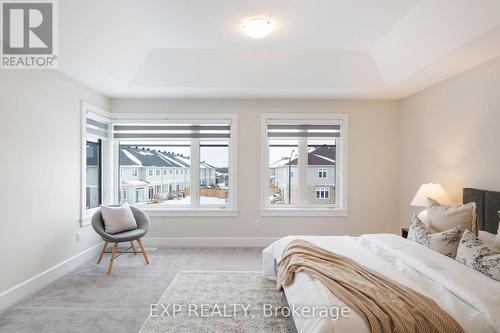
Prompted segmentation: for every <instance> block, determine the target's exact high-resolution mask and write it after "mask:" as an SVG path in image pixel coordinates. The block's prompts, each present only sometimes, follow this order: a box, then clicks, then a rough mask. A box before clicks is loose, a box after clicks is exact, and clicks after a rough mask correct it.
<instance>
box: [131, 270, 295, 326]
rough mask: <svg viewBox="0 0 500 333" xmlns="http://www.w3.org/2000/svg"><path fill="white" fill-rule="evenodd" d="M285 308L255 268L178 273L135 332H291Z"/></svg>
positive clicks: (272, 287)
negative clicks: (139, 328) (283, 309)
mask: <svg viewBox="0 0 500 333" xmlns="http://www.w3.org/2000/svg"><path fill="white" fill-rule="evenodd" d="M285 306H287V303H286V299H285V296H284V294H283V293H282V292H278V291H276V288H275V282H273V281H269V280H267V279H266V278H264V277H263V276H262V273H259V272H179V273H177V275H176V277H175V279H174V280H173V281H172V283H171V284H170V286H169V287H168V288H167V290H166V291H165V294H164V295H163V296H162V297H161V299H160V300H159V301H158V303H157V304H154V305H152V311H151V315H150V316H149V318H148V319H147V320H146V322H145V323H144V325H143V326H142V328H141V331H140V332H141V333H153V332H155V333H156V332H158V333H159V332H190V333H198V332H200V333H201V332H239V333H245V332H248V333H256V332H270V333H271V332H295V326H294V324H293V319H292V318H291V317H283V316H282V315H281V311H280V309H281V308H282V307H285ZM264 307H266V308H264ZM270 309H272V310H270ZM271 313H272V314H273V315H270V314H271ZM276 313H277V315H275V314H276Z"/></svg>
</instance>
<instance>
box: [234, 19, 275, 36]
mask: <svg viewBox="0 0 500 333" xmlns="http://www.w3.org/2000/svg"><path fill="white" fill-rule="evenodd" d="M275 25H276V23H275V22H274V20H273V19H272V18H270V17H249V18H247V19H245V20H244V21H243V22H242V23H241V29H242V30H243V32H245V33H246V34H247V35H248V36H250V37H252V38H263V37H266V36H267V35H269V34H270V33H271V31H273V29H274V26H275Z"/></svg>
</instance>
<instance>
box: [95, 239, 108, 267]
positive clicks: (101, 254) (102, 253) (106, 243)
mask: <svg viewBox="0 0 500 333" xmlns="http://www.w3.org/2000/svg"><path fill="white" fill-rule="evenodd" d="M108 243H109V241H104V245H103V247H102V250H101V253H100V254H99V259H97V263H98V264H100V263H101V260H102V257H103V256H104V251H106V247H108Z"/></svg>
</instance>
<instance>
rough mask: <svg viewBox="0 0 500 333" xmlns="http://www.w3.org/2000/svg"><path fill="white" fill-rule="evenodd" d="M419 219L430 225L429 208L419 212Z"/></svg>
mask: <svg viewBox="0 0 500 333" xmlns="http://www.w3.org/2000/svg"><path fill="white" fill-rule="evenodd" d="M417 216H418V219H419V220H420V221H422V222H424V224H425V225H429V219H428V218H427V209H424V210H423V211H421V212H420V213H418V215H417Z"/></svg>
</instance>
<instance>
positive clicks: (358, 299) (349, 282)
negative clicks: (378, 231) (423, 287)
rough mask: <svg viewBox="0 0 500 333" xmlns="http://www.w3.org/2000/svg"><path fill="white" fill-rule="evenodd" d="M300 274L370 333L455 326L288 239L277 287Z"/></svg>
mask: <svg viewBox="0 0 500 333" xmlns="http://www.w3.org/2000/svg"><path fill="white" fill-rule="evenodd" d="M298 272H304V273H306V274H308V275H309V276H311V277H312V278H316V279H318V280H320V281H321V282H322V283H323V284H324V285H325V286H326V287H327V288H328V289H329V290H330V291H331V292H332V293H333V294H334V295H335V296H336V297H337V298H338V299H339V300H340V301H342V302H343V303H345V304H346V305H347V306H348V307H350V308H351V309H352V310H353V311H355V312H356V313H357V314H358V315H359V316H360V317H361V318H362V319H363V320H364V321H365V323H366V324H367V325H368V327H369V328H370V331H371V332H373V333H381V332H383V333H389V332H394V333H411V332H418V333H430V332H439V333H455V332H457V333H458V332H460V333H461V332H463V329H462V328H461V327H460V325H459V324H458V323H457V322H456V321H455V320H454V319H453V318H452V317H451V316H450V315H449V314H448V313H446V312H445V311H444V310H442V309H441V308H440V307H439V306H438V305H437V304H436V302H434V301H433V300H431V299H430V298H428V297H425V296H423V295H421V294H419V293H417V292H416V291H414V290H412V289H410V288H408V287H405V286H403V285H401V284H400V283H397V282H395V281H392V280H391V279H389V278H387V277H385V276H384V275H382V274H380V273H378V272H375V271H373V270H371V269H368V268H366V267H364V266H361V265H359V264H358V263H356V262H355V261H353V260H352V259H349V258H347V257H344V256H341V255H337V254H335V253H332V252H329V251H326V250H324V249H322V248H320V247H318V246H315V245H313V244H312V243H309V242H307V241H303V240H294V241H292V242H290V244H289V245H288V246H287V248H286V249H285V250H284V252H283V255H282V259H281V260H280V262H279V263H278V289H281V288H282V287H286V286H288V285H290V284H292V282H293V279H294V275H295V274H296V273H298Z"/></svg>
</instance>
